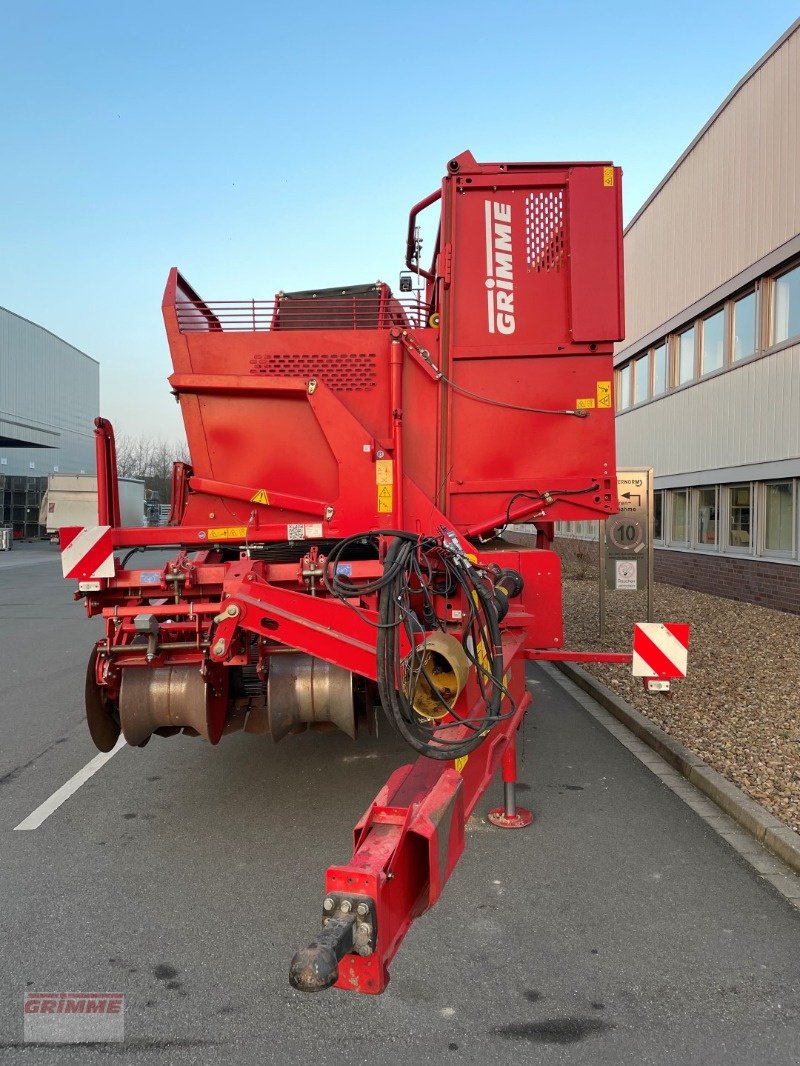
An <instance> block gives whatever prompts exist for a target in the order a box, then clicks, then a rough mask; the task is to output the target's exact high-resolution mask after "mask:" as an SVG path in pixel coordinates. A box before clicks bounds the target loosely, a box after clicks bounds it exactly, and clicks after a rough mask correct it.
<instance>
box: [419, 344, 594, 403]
mask: <svg viewBox="0 0 800 1066" xmlns="http://www.w3.org/2000/svg"><path fill="white" fill-rule="evenodd" d="M405 340H406V342H407V343H408V344H409V345H411V346H412V347H413V348H414V349H415V350H416V352H417V354H418V355H419V357H420V358H421V359H423V360H424V361H425V362H426V363H427V364H428V366H429V367H430V368H431V370H433V372H434V373H435V374H436V380H437V381H444V382H445V384H447V385H449V386H450V388H451V389H452V390H453V392H458V393H460V394H461V395H462V396H466V397H468V398H469V399H470V400H476V401H477V402H478V403H487V404H490V405H491V406H492V407H502V408H504V409H505V410H507V411H524V412H525V413H527V414H533V415H569V416H571V417H572V418H588V417H589V412H588V410H586V409H585V408H573V407H562V408H551V407H527V406H525V405H523V404H518V403H510V402H509V401H507V400H497V399H494V398H493V397H491V396H482V395H481V394H480V393H479V392H472V390H471V389H465V388H464V386H463V385H457V384H456V382H455V381H453V380H452V378H449V377H448V376H447V374H445V372H444V371H443V370H440V369H439V367H438V366H436V364H435V363H434V361H433V360H432V359H431V354H430V352H429V351H428V350H427V349H426V348H421V347H420V346H419V345H418V344H417V343H415V342H414V340H413V339H412V338H411V337H405Z"/></svg>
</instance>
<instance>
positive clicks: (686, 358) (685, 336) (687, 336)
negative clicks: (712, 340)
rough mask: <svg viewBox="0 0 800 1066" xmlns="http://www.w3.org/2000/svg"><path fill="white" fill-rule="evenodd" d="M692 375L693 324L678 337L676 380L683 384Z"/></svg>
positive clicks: (678, 383) (690, 378) (689, 379)
mask: <svg viewBox="0 0 800 1066" xmlns="http://www.w3.org/2000/svg"><path fill="white" fill-rule="evenodd" d="M693 377H694V326H692V328H691V329H687V330H686V332H685V333H681V335H680V336H679V337H678V380H677V382H676V384H677V385H684V384H685V383H686V382H687V381H691V380H692V378H693Z"/></svg>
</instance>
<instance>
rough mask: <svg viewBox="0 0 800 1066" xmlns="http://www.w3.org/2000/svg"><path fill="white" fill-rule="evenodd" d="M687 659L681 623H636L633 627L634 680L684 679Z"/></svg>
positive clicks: (685, 627)
mask: <svg viewBox="0 0 800 1066" xmlns="http://www.w3.org/2000/svg"><path fill="white" fill-rule="evenodd" d="M688 657H689V626H688V625H687V624H686V623H685V622H666V623H663V622H637V623H636V625H635V626H634V627H633V664H632V665H633V676H634V677H656V678H670V677H686V665H687V660H688Z"/></svg>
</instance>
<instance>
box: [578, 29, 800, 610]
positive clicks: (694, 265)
mask: <svg viewBox="0 0 800 1066" xmlns="http://www.w3.org/2000/svg"><path fill="white" fill-rule="evenodd" d="M624 245H625V287H626V314H627V335H626V339H625V341H624V342H622V343H621V344H620V345H618V349H617V352H616V355H615V368H616V369H615V386H616V406H617V422H616V425H617V446H618V462H619V466H620V467H623V468H625V467H631V468H636V467H640V466H652V467H653V468H654V474H655V488H656V495H655V504H656V508H655V543H656V578H657V579H660V580H667V581H670V582H672V583H675V584H680V585H683V586H686V587H690V588H691V587H693V588H698V589H701V590H703V591H709V592H716V593H719V594H723V595H727V596H732V597H734V598H738V599H743V600H748V601H751V602H757V603H763V604H765V605H769V606H775V607H779V608H781V609H784V610H790V611H798V612H800V550H799V549H800V19H798V21H797V22H795V23H794V24H793V25H792V26H791V27H790V28H789V29H788V30H787V32H786V33H785V34H784V35H783V37H781V39H780V40H779V41H777V42H776V44H775V45H774V46H773V48H772V49H770V51H769V52H768V53H767V54H766V55H765V56H764V57H763V58H762V59H761V60H760V61H759V63H757V64H756V66H755V67H754V68H753V69H752V70H750V71H749V72H748V73H747V74H746V75H745V76H744V77H743V78H742V80H741V81H740V82H739V83H738V85H736V87H735V88H734V89H733V91H732V92H731V93H730V95H729V96H728V98H727V99H726V100H725V101H724V102H723V104H722V105H721V106H720V108H719V109H718V110H717V112H716V113H715V114H714V115H713V116H712V118H711V119H710V121H709V122H708V123H707V124H706V126H705V127H704V128H703V129H702V130H701V132H700V133H699V134H698V136H697V137H696V138H695V140H694V141H693V142H692V143H691V144H690V145H689V147H688V148H687V149H686V151H685V152H684V154H683V155H682V156H681V158H680V159H679V160H678V162H677V163H676V164H675V166H674V167H673V168H672V170H670V172H669V173H668V174H667V175H666V177H665V178H664V180H663V181H662V182H661V183H660V185H659V186H658V187H657V188H656V190H655V191H654V192H653V194H652V196H651V197H650V198H649V199H648V200H647V202H646V203H645V204H644V205H643V207H642V208H641V210H640V211H639V212H638V213H637V214H636V216H635V217H634V218H633V220H632V221H631V222H630V224H629V225H628V227H627V228H626V231H625V238H624ZM560 532H561V533H562V534H566V533H568V532H569V530H567V529H562V530H561V531H560Z"/></svg>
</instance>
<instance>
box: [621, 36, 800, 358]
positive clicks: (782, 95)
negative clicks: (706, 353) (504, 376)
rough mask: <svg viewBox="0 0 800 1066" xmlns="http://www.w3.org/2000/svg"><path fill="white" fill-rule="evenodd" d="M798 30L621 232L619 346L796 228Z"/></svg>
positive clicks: (799, 186)
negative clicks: (622, 329)
mask: <svg viewBox="0 0 800 1066" xmlns="http://www.w3.org/2000/svg"><path fill="white" fill-rule="evenodd" d="M799 99H800V27H798V28H795V30H794V32H793V33H791V35H790V36H789V37H788V38H787V39H786V40H785V41H784V42H783V44H782V45H781V46H780V47H779V48H778V49H777V51H775V52H774V53H773V54H772V55H771V56H770V57H769V58H768V59H767V60H766V61H765V62H764V64H763V65H762V66H761V67H760V68H759V69H758V70H756V71H755V73H754V74H753V75H752V76H751V77H750V78H749V79H748V80H747V81H746V82H745V83H744V85H742V86H741V88H740V89H739V90H738V92H736V94H735V95H734V96H733V98H732V99H731V100H730V101H729V102H728V104H727V105H726V106H725V108H724V109H723V110H722V111H721V112H720V114H719V115H718V116H717V117H716V119H715V120H714V121H713V122H712V124H711V125H710V127H709V128H708V129H707V130H706V131H705V133H704V134H703V135H702V136H701V137H700V139H699V141H698V142H697V144H696V145H695V146H694V147H693V148H692V149H691V151H690V152H689V154H688V155H687V157H686V158H685V159H684V160H683V161H682V162H681V163H680V164H679V165H678V167H677V169H676V170H675V172H674V173H673V174H672V175H671V177H670V178H669V180H668V181H667V182H666V184H665V185H664V187H663V188H662V189H661V190H660V191H659V192H658V193H657V195H656V196H655V198H654V200H653V201H652V202H651V203H650V204H649V205H648V206H647V207H646V208H645V209H644V211H643V213H642V214H641V215H640V216H639V217H638V218H637V219H635V221H634V222H633V224H632V225H631V226H630V227H629V229H628V231H627V233H626V236H625V263H626V265H625V282H626V307H627V337H626V339H625V341H624V343H623V344H622V345H620V346H619V347H620V348H628V347H629V346H630V345H631V344H633V343H635V342H636V340H637V339H638V338H639V337H643V336H645V334H647V333H649V332H650V331H651V330H653V329H656V328H657V327H658V326H660V325H662V324H663V323H665V322H667V321H668V320H669V319H670V318H672V317H673V316H674V315H676V314H678V313H679V312H680V311H681V310H682V309H683V308H685V307H688V306H689V305H690V304H692V303H693V302H694V301H696V300H698V299H701V298H702V297H703V296H705V295H706V294H708V293H710V292H712V291H713V290H714V289H716V288H717V287H718V286H719V285H722V284H723V283H724V282H726V281H727V280H728V279H729V278H732V277H734V276H735V275H736V274H738V273H739V272H740V271H742V270H744V269H746V268H747V267H748V266H750V265H751V264H752V263H754V262H756V261H757V260H758V259H760V258H761V257H762V256H764V255H766V254H768V253H769V252H770V251H772V249H774V248H777V247H778V246H779V245H781V244H784V243H785V242H786V241H787V240H789V239H791V238H792V237H794V236H795V235H796V234H797V233H798V231H800V107H799V106H798V100H799Z"/></svg>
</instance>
